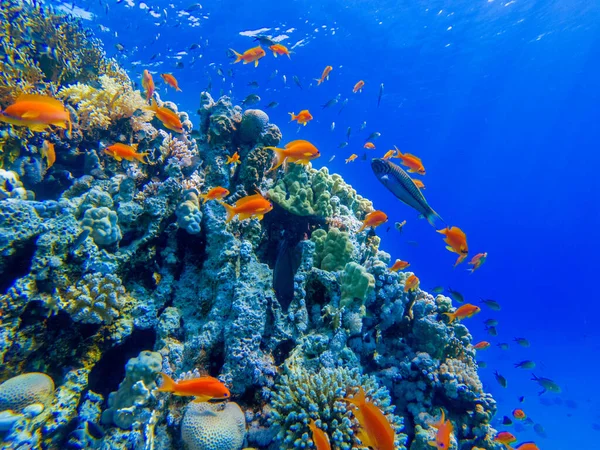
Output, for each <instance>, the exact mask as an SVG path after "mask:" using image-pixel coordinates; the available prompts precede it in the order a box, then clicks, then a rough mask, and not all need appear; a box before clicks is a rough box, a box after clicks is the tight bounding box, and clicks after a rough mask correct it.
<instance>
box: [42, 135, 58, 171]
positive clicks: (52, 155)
mask: <svg viewBox="0 0 600 450" xmlns="http://www.w3.org/2000/svg"><path fill="white" fill-rule="evenodd" d="M41 153H42V157H43V158H44V159H45V160H46V168H47V169H49V168H50V167H52V166H53V165H54V162H55V161H56V152H55V151H54V144H53V143H52V142H50V141H48V140H45V141H44V143H43V144H42V149H41Z"/></svg>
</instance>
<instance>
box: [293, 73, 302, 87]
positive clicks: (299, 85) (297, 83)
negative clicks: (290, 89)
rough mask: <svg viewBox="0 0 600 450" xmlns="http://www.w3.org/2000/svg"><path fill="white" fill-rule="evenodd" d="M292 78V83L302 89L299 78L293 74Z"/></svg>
mask: <svg viewBox="0 0 600 450" xmlns="http://www.w3.org/2000/svg"><path fill="white" fill-rule="evenodd" d="M292 78H293V79H294V83H296V86H298V87H299V88H300V89H302V85H301V84H300V80H299V79H298V77H297V76H296V75H294V76H293V77H292Z"/></svg>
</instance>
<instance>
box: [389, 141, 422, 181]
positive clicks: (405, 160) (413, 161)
mask: <svg viewBox="0 0 600 450" xmlns="http://www.w3.org/2000/svg"><path fill="white" fill-rule="evenodd" d="M394 148H395V149H396V156H395V158H397V159H399V160H400V161H402V163H401V164H402V165H403V166H406V167H408V172H410V173H418V174H419V175H425V167H423V162H422V161H421V159H420V158H418V157H416V156H415V155H411V154H410V153H402V152H401V151H400V150H398V147H396V146H394Z"/></svg>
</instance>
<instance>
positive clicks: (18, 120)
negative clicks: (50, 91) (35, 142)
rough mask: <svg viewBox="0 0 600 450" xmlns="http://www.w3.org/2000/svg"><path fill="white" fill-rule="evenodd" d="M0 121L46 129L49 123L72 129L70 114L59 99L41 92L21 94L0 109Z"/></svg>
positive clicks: (34, 129) (39, 129)
mask: <svg viewBox="0 0 600 450" xmlns="http://www.w3.org/2000/svg"><path fill="white" fill-rule="evenodd" d="M0 122H4V123H9V124H11V125H17V126H25V127H27V128H29V129H30V130H31V131H36V132H42V131H46V130H47V129H48V127H49V126H50V125H53V126H55V127H58V128H63V129H66V130H68V131H69V134H70V133H71V131H72V122H71V115H70V114H69V111H67V109H66V108H65V105H63V104H62V103H61V102H60V101H59V100H56V99H55V98H53V97H49V96H47V95H41V94H21V95H20V96H19V97H17V100H16V101H15V103H13V104H12V105H10V106H8V107H7V108H6V109H5V110H4V111H0Z"/></svg>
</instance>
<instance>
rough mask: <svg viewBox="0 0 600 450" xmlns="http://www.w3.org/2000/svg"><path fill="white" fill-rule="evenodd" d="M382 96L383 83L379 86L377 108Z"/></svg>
mask: <svg viewBox="0 0 600 450" xmlns="http://www.w3.org/2000/svg"><path fill="white" fill-rule="evenodd" d="M382 96H383V83H381V84H380V85H379V97H377V107H378V108H379V105H380V104H381V97H382Z"/></svg>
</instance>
